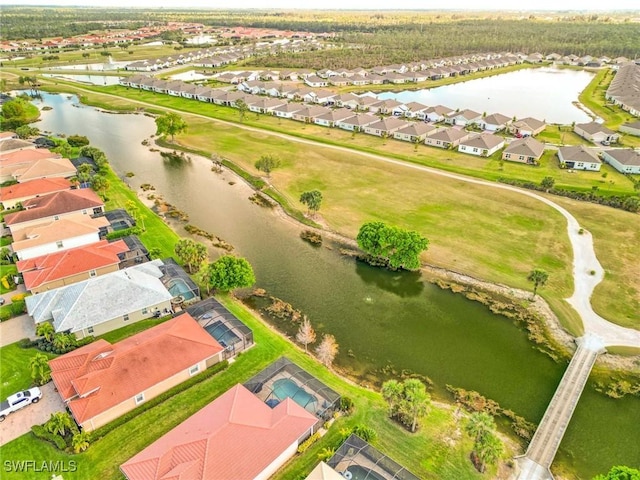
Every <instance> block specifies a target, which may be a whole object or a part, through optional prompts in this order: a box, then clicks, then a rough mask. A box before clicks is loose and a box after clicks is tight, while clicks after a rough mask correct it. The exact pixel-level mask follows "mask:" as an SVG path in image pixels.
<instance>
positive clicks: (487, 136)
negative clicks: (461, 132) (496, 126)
mask: <svg viewBox="0 0 640 480" xmlns="http://www.w3.org/2000/svg"><path fill="white" fill-rule="evenodd" d="M502 147H504V138H502V137H500V136H498V135H493V134H492V133H482V134H480V135H474V136H472V137H470V138H467V139H466V140H463V141H461V142H460V144H459V145H458V151H459V152H462V153H468V154H470V155H477V156H479V157H490V156H491V155H493V154H494V153H495V152H497V151H498V150H500V149H501V148H502Z"/></svg>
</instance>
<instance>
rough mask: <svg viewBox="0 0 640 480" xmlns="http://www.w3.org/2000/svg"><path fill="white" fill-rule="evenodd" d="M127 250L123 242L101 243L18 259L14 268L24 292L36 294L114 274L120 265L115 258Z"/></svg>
mask: <svg viewBox="0 0 640 480" xmlns="http://www.w3.org/2000/svg"><path fill="white" fill-rule="evenodd" d="M128 251H129V247H128V246H127V244H126V243H125V242H124V241H123V240H117V241H115V242H113V243H109V242H108V241H106V240H101V241H99V242H97V243H92V244H91V245H86V246H82V247H78V248H72V249H69V250H64V251H62V252H55V253H50V254H49V255H44V256H42V257H36V258H30V259H28V260H20V261H19V262H18V263H17V264H16V266H17V267H18V272H20V273H21V274H22V278H23V280H24V286H25V287H26V289H27V290H29V291H30V292H31V293H40V292H44V291H46V290H51V289H53V288H58V287H63V286H65V285H71V284H72V283H76V282H80V281H82V280H87V279H89V278H93V277H98V276H100V275H104V274H105V273H111V272H116V271H118V270H119V266H120V262H121V259H120V256H119V255H120V254H122V253H125V252H128Z"/></svg>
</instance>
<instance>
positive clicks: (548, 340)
mask: <svg viewBox="0 0 640 480" xmlns="http://www.w3.org/2000/svg"><path fill="white" fill-rule="evenodd" d="M149 145H150V146H149V148H150V149H157V150H160V151H166V152H170V151H176V150H177V151H185V150H186V153H187V154H188V155H189V156H190V157H191V159H193V160H196V161H204V162H210V161H211V159H209V158H207V157H204V156H203V155H200V154H197V153H193V152H191V151H189V150H188V149H187V148H185V147H184V146H182V145H179V144H176V145H175V147H174V148H167V147H164V146H161V145H158V144H157V143H156V138H155V137H152V138H150V139H149ZM236 167H237V168H240V167H238V166H237V165H236ZM226 174H229V175H230V176H231V178H233V181H234V182H235V183H236V184H237V185H242V186H243V190H245V191H246V192H247V193H248V192H251V193H253V194H256V193H257V194H258V195H261V196H262V197H265V198H266V199H268V201H269V202H270V203H271V205H272V208H271V210H273V211H274V213H276V214H277V216H278V218H280V219H281V220H283V221H286V222H288V223H289V224H290V225H292V226H294V227H296V229H297V230H298V231H299V232H302V231H304V230H310V231H313V232H316V233H318V234H320V235H321V236H323V237H324V238H328V239H329V240H331V241H332V242H334V243H336V244H337V246H343V247H347V248H349V249H354V250H357V251H359V248H358V245H357V242H356V241H355V239H352V238H350V237H347V236H344V235H342V234H341V233H339V232H337V231H335V230H333V229H331V228H330V227H328V226H327V224H326V222H324V220H323V219H322V218H321V217H320V218H318V217H311V218H310V219H311V220H314V221H315V222H316V223H319V224H320V225H321V226H322V228H318V227H312V226H310V225H306V224H303V223H301V222H300V221H299V220H297V219H296V218H293V217H292V216H291V215H289V214H288V213H287V212H286V210H285V209H284V207H283V206H282V205H281V204H280V203H279V202H277V201H275V200H274V199H272V198H271V197H269V196H267V195H265V194H263V193H262V192H261V191H260V190H258V189H256V188H255V187H254V186H253V185H251V183H250V182H248V181H247V180H246V179H245V178H243V177H242V176H241V175H239V174H238V173H236V172H235V171H233V170H232V169H231V168H228V167H222V171H221V172H220V173H216V175H223V176H226ZM223 178H225V179H226V177H223ZM267 181H268V179H267ZM269 186H271V185H270V184H269ZM271 188H274V189H275V187H273V186H271ZM136 193H137V194H138V197H139V198H140V199H141V200H142V201H143V202H145V204H147V205H148V206H150V207H152V206H153V201H149V200H147V198H146V196H145V195H143V193H145V192H136ZM160 195H162V193H161V192H160ZM305 216H306V215H305ZM162 218H163V220H164V221H165V222H166V223H167V224H168V225H169V226H170V227H171V228H172V229H173V230H174V231H175V230H176V227H177V226H179V225H182V222H180V221H174V219H170V218H166V217H164V216H162ZM307 218H309V217H307ZM174 222H175V223H174ZM176 233H178V232H176ZM214 248H215V247H214ZM420 272H421V274H422V276H423V278H424V280H426V281H428V282H429V283H432V284H435V285H437V286H439V287H440V288H443V289H448V290H451V291H452V292H454V293H461V294H463V295H464V296H465V297H466V298H468V299H470V300H473V301H478V302H480V303H482V304H484V305H486V306H487V307H488V308H489V309H490V310H491V311H492V312H493V313H494V314H498V315H502V316H504V317H506V318H510V319H514V320H515V321H517V322H518V324H519V327H521V328H524V330H526V331H527V332H528V337H529V340H530V341H531V343H532V345H533V346H535V347H536V348H538V349H539V350H540V351H542V352H543V353H545V354H547V355H549V356H550V357H551V358H552V359H553V360H554V361H556V362H559V361H562V360H563V359H564V360H567V361H568V360H569V359H570V358H571V356H572V355H573V352H574V351H575V349H576V344H575V340H576V337H574V336H573V335H571V334H569V333H568V332H567V331H566V330H565V329H564V327H563V326H562V324H561V323H560V320H559V319H558V317H557V315H556V314H555V312H553V310H552V309H551V307H550V305H549V304H548V303H547V302H546V300H544V299H543V298H542V297H540V296H537V297H536V298H535V299H532V298H531V292H529V291H527V290H521V289H518V288H513V287H509V286H507V285H503V284H497V283H492V282H488V281H485V280H482V279H478V278H475V277H472V276H470V275H466V274H464V273H461V272H456V271H452V270H447V269H445V268H442V267H437V266H434V265H430V264H428V263H425V262H422V263H421V267H420ZM638 365H640V355H628V356H627V355H625V356H622V355H617V354H611V353H608V352H606V353H604V354H602V355H600V356H599V357H598V359H597V361H596V367H601V368H605V369H606V370H609V371H611V373H614V372H618V373H619V372H623V373H627V374H630V375H634V374H635V375H638V373H639V371H638Z"/></svg>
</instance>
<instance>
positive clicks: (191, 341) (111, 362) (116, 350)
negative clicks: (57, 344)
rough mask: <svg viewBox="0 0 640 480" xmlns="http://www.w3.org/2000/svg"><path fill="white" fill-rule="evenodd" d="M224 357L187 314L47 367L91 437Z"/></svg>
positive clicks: (102, 342)
mask: <svg viewBox="0 0 640 480" xmlns="http://www.w3.org/2000/svg"><path fill="white" fill-rule="evenodd" d="M223 351H224V348H223V347H222V346H221V345H220V344H219V343H218V342H217V341H216V340H215V339H214V338H213V337H212V336H211V335H209V333H207V331H206V330H205V329H204V328H202V327H201V326H200V325H199V324H198V322H196V321H195V320H194V319H193V318H192V317H191V315H189V314H188V313H185V314H183V315H180V316H179V317H176V318H173V319H171V320H168V321H166V322H164V323H161V324H160V325H157V326H155V327H153V328H150V329H148V330H145V331H143V332H141V333H138V334H136V335H133V336H131V337H129V338H127V339H125V340H122V341H120V342H118V343H115V344H113V345H112V344H110V343H109V342H107V341H106V340H103V339H100V340H97V341H95V342H92V343H90V344H88V345H85V346H84V347H80V348H78V349H76V350H74V351H72V352H69V353H67V354H65V355H62V356H60V357H58V358H54V359H53V360H51V361H50V362H49V366H50V367H51V378H52V379H53V383H54V384H55V386H56V389H57V390H58V393H59V394H60V397H62V400H63V401H64V402H65V403H66V404H67V406H68V407H69V410H71V414H72V415H73V418H74V419H75V420H76V422H77V423H78V425H80V426H81V427H82V429H83V430H85V431H91V430H95V429H96V428H99V427H101V426H102V425H105V424H107V423H109V422H111V421H112V420H115V419H116V418H118V417H120V416H121V415H123V414H125V413H126V412H128V411H130V410H133V409H134V408H136V407H137V406H138V405H140V404H142V403H144V402H146V401H149V400H151V399H152V398H154V397H156V396H158V395H160V394H161V393H163V392H166V391H167V390H169V389H170V388H172V387H174V386H176V385H178V384H180V383H182V382H184V381H185V380H188V379H189V378H190V377H192V376H193V375H196V374H198V373H200V372H203V371H204V370H206V369H207V368H208V367H210V366H211V365H214V364H216V363H218V362H219V361H221V360H222V354H223ZM267 408H268V407H267Z"/></svg>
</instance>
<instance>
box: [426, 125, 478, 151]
mask: <svg viewBox="0 0 640 480" xmlns="http://www.w3.org/2000/svg"><path fill="white" fill-rule="evenodd" d="M470 135H471V134H470V133H469V132H467V131H466V130H463V129H457V128H443V129H441V130H438V131H437V132H436V133H434V134H433V135H429V136H428V137H427V138H425V140H424V143H425V144H427V145H429V146H431V147H438V148H455V147H457V146H458V145H459V144H460V142H461V141H463V140H466V139H467V138H469V136H470Z"/></svg>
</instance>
